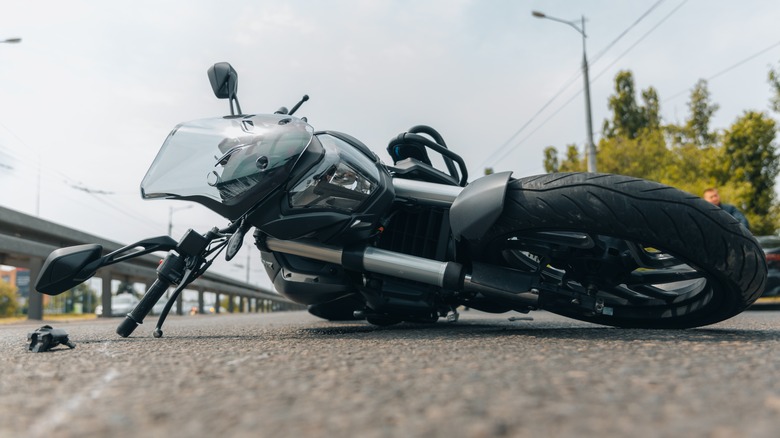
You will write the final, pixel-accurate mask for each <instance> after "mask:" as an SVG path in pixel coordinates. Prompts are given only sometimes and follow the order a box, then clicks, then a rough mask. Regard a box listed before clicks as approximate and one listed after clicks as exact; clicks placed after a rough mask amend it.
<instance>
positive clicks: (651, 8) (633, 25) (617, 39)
mask: <svg viewBox="0 0 780 438" xmlns="http://www.w3.org/2000/svg"><path fill="white" fill-rule="evenodd" d="M664 1H666V0H658V1H657V2H655V4H654V5H653V6H650V9H648V10H647V11H645V13H644V14H642V15H641V16H640V17H639V18H637V19H636V21H634V23H633V24H632V25H631V26H628V27H627V28H626V30H624V31H623V32H622V33H621V34H620V35H618V36H617V38H615V39H614V40H612V42H611V43H609V44H607V47H605V48H603V49H602V50H601V52H599V53H598V54H597V55H596V56H594V57H593V59H591V61H590V64H591V65H593V64H595V63H596V62H598V60H599V58H601V57H602V56H603V55H604V53H606V52H607V50H609V49H611V48H612V46H614V45H615V44H616V43H617V42H618V41H620V40H621V39H622V38H623V37H624V36H626V34H627V33H628V32H629V31H630V30H631V29H633V28H634V27H636V25H637V24H639V22H641V21H642V20H644V19H645V17H647V16H648V15H650V13H651V12H653V10H654V9H655V8H657V7H658V6H660V5H661V3H663V2H664Z"/></svg>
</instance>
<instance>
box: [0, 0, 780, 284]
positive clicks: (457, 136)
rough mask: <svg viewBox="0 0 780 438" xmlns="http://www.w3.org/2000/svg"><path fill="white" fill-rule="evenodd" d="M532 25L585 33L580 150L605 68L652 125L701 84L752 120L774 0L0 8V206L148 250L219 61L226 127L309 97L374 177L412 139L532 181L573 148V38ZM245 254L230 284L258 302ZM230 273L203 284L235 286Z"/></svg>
mask: <svg viewBox="0 0 780 438" xmlns="http://www.w3.org/2000/svg"><path fill="white" fill-rule="evenodd" d="M532 10H540V11H543V12H545V13H546V14H548V15H549V16H554V17H557V18H561V19H565V20H579V19H580V17H581V16H582V15H584V16H585V17H586V20H587V21H586V32H587V34H588V39H587V51H588V56H589V59H590V60H591V73H590V76H591V82H592V85H591V96H592V101H593V105H592V106H593V124H594V131H595V133H596V141H598V138H599V135H600V132H599V131H600V129H601V125H602V123H603V120H604V119H605V118H606V117H608V109H607V97H608V96H609V95H610V94H611V93H612V87H613V79H614V77H615V75H616V74H617V72H618V71H620V70H625V69H628V70H631V71H632V72H633V73H634V77H635V80H636V85H637V88H638V89H644V88H647V87H649V86H653V87H655V88H656V89H657V90H658V93H659V96H660V99H661V111H662V116H663V118H664V120H665V121H666V122H670V121H682V120H683V119H684V118H685V117H686V115H687V113H688V109H687V105H686V104H687V100H688V90H690V88H691V87H692V86H693V85H694V84H695V83H696V81H697V80H699V79H701V78H704V79H708V78H711V80H710V82H709V85H710V91H711V93H712V99H713V101H714V102H716V103H718V104H719V105H720V110H719V111H718V112H717V113H716V115H715V118H714V120H713V126H714V127H717V128H720V129H724V128H727V127H728V126H729V125H730V124H731V123H733V122H734V120H735V119H736V118H737V117H738V116H739V115H740V114H742V113H743V112H744V111H745V110H748V109H752V110H760V111H768V101H769V97H770V88H769V85H768V83H767V80H766V77H767V72H768V70H769V68H770V66H772V65H774V66H776V67H777V66H778V65H780V25H779V24H778V23H780V6H778V4H777V1H776V0H743V1H739V2H735V1H726V0H717V1H712V0H688V1H684V0H661V1H659V0H634V1H631V2H626V1H617V0H614V1H575V0H568V1H564V0H559V1H543V0H529V1H520V0H479V1H467V0H459V1H457V0H435V1H419V0H418V1H408V0H399V1H377V0H372V1H320V2H315V1H279V0H277V1H258V0H255V1H232V0H220V1H198V0H188V1H160V0H156V1H138V0H133V1H111V2H104V1H63V0H38V1H34V2H30V1H9V0H2V1H0V40H3V39H5V38H11V37H21V38H23V41H22V43H20V44H0V205H3V206H5V207H8V208H13V209H16V210H20V211H22V212H25V213H28V214H33V215H35V214H38V215H40V216H41V217H42V218H44V219H48V220H53V221H56V222H60V223H62V224H64V225H67V226H70V227H74V228H77V229H80V230H84V231H86V232H90V233H93V234H96V235H99V236H102V237H105V238H108V239H112V240H116V241H120V242H130V241H134V240H139V239H141V238H144V237H148V236H152V235H161V234H165V233H166V232H167V227H168V215H169V208H170V207H171V206H174V207H175V208H181V207H183V206H185V205H186V204H185V203H182V202H176V201H142V200H141V199H140V195H139V189H138V187H139V183H140V181H141V179H142V178H143V176H144V174H145V172H146V169H147V168H148V166H149V164H150V163H151V161H152V160H153V159H154V157H155V155H156V153H157V151H158V149H159V146H160V145H161V144H162V142H163V140H164V139H165V137H166V135H167V134H168V132H169V131H170V130H171V129H172V128H173V127H174V126H175V125H176V124H177V123H179V122H181V121H185V120H192V119H198V118H204V117H211V116H220V115H224V114H226V113H227V112H228V105H227V103H226V102H225V101H220V100H217V99H216V98H214V96H213V94H212V92H211V89H210V87H209V85H208V80H207V77H206V69H207V68H208V67H209V66H210V65H212V64H213V63H215V62H219V61H228V62H230V63H232V64H233V66H234V67H235V68H236V69H237V70H238V73H239V98H240V102H241V107H242V109H243V110H244V112H247V113H262V112H273V111H274V110H275V109H276V108H278V107H279V106H282V105H285V106H287V107H291V106H292V105H293V104H294V103H295V102H296V101H297V100H298V99H299V98H300V97H301V96H302V95H303V94H309V96H310V97H311V100H310V101H309V102H307V103H306V104H304V106H303V108H302V109H301V110H300V111H299V112H298V113H297V115H301V116H307V117H308V119H309V122H310V123H311V124H312V125H313V126H314V128H315V129H333V130H339V131H343V132H347V133H349V134H352V135H353V136H355V137H357V138H359V139H361V140H362V141H363V142H365V143H366V144H368V145H369V147H371V148H372V149H373V150H374V151H376V152H377V153H378V154H379V155H380V156H381V157H383V159H385V160H386V161H388V158H387V154H386V152H385V150H384V148H385V146H386V144H387V142H388V140H390V139H391V138H393V137H394V136H395V135H397V134H398V133H400V132H402V131H404V130H406V129H408V128H409V127H411V126H413V125H416V124H428V125H431V126H433V127H434V128H436V129H437V130H439V131H440V132H441V133H442V135H443V136H444V138H445V140H446V141H447V143H448V145H449V146H450V148H451V149H453V150H455V151H456V152H458V153H460V154H461V155H462V156H463V157H464V158H465V160H466V162H467V163H468V164H469V165H470V173H471V175H475V176H476V175H480V174H482V171H483V167H485V166H490V167H493V168H494V169H495V170H497V171H502V170H513V171H514V172H515V174H514V175H515V176H517V177H521V176H527V175H532V174H537V173H542V172H543V171H544V169H543V166H542V160H543V156H542V150H543V149H544V148H545V147H546V146H548V145H554V146H557V147H558V148H559V150H562V149H563V148H564V147H565V145H566V144H569V143H576V144H577V145H578V146H579V147H580V148H581V149H582V147H583V145H584V143H585V137H586V128H585V116H584V98H583V96H582V94H581V92H582V78H581V76H578V75H579V73H580V68H581V60H582V40H581V36H580V35H579V34H578V33H577V32H576V31H575V30H574V29H573V28H571V27H569V26H567V25H565V24H562V23H557V22H554V21H550V20H543V19H538V18H534V17H532V16H531V11H532ZM626 31H627V32H626ZM624 32H626V33H625V35H623V36H622V37H620V38H619V36H620V35H621V34H622V33H624ZM618 38H619V39H618ZM616 39H617V41H616ZM615 41H616V42H615ZM754 55H756V56H754ZM751 57H752V58H751ZM748 58H750V59H748ZM743 61H744V62H743ZM730 67H734V68H732V69H730V70H728V71H726V70H727V69H729V68H730ZM567 84H568V86H567ZM556 94H559V96H558V97H557V99H555V100H553V101H552V103H549V102H550V101H551V99H552V98H553V97H554V96H555V95H556ZM567 102H568V103H567ZM548 103H549V105H548V106H547V107H546V108H545V105H546V104H548ZM543 108H544V110H543ZM540 111H541V112H540ZM772 116H773V117H776V116H777V114H772ZM529 121H530V122H531V123H530V124H529V123H528V122H529ZM526 124H527V127H526V128H525V129H524V130H522V131H521V132H519V133H518V131H519V130H520V129H521V128H522V127H523V126H524V125H526ZM510 139H511V141H509V140H510ZM504 145H505V146H504ZM502 146H504V147H503V148H501V147H502ZM88 192H91V193H88ZM173 223H174V233H173V234H174V237H176V238H178V237H179V236H180V235H181V234H182V233H183V232H184V231H186V229H187V228H189V227H192V228H195V229H197V230H200V231H205V230H206V229H208V228H210V227H211V226H214V225H220V226H221V225H225V222H224V221H223V220H221V219H219V218H218V217H215V216H214V215H210V214H208V212H206V211H205V209H203V208H202V207H199V206H195V207H193V208H190V209H187V210H180V211H176V212H174V214H173ZM246 243H247V244H249V243H250V239H247V241H246ZM252 257H253V258H252V264H253V265H255V266H254V267H253V269H252V271H251V273H250V280H251V281H252V282H253V283H259V284H263V285H268V282H267V281H266V280H265V278H264V277H265V274H264V273H263V272H262V271H261V269H260V267H259V257H258V256H256V255H254V254H253V256H252ZM238 259H239V260H238V263H239V264H244V263H245V261H246V253H244V255H243V256H239V257H238ZM235 265H236V263H232V264H228V263H226V262H222V263H215V268H216V270H217V271H219V272H221V273H223V274H228V275H232V276H235V277H238V278H245V275H246V272H245V271H244V270H243V268H241V267H237V266H235Z"/></svg>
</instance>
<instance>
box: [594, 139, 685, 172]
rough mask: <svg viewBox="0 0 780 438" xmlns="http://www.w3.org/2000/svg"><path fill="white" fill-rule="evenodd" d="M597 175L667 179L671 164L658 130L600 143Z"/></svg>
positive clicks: (604, 140)
mask: <svg viewBox="0 0 780 438" xmlns="http://www.w3.org/2000/svg"><path fill="white" fill-rule="evenodd" d="M598 150H599V154H598V166H599V171H600V172H605V173H618V174H623V175H631V176H636V177H639V178H645V179H650V180H654V181H663V180H665V179H668V178H667V170H668V165H669V162H670V161H671V156H670V152H669V151H668V150H667V149H666V143H665V141H664V137H663V133H662V132H661V130H660V129H644V130H642V131H641V132H640V133H638V134H637V136H636V137H635V138H626V137H623V136H616V137H612V138H602V139H601V141H599V149H598Z"/></svg>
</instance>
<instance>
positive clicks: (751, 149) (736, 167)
mask: <svg viewBox="0 0 780 438" xmlns="http://www.w3.org/2000/svg"><path fill="white" fill-rule="evenodd" d="M776 131H777V129H776V124H775V121H774V120H772V119H771V118H770V117H769V116H767V115H766V114H764V113H759V112H755V111H746V112H745V113H744V114H743V115H742V116H741V117H740V118H738V119H737V121H736V122H734V124H733V125H731V127H730V128H729V129H728V130H727V131H726V132H725V133H724V134H723V148H724V151H725V154H726V156H727V157H728V159H729V160H728V172H727V174H726V175H724V176H726V179H727V182H735V183H747V184H748V185H749V186H750V188H751V190H750V192H749V193H748V194H747V196H746V197H744V198H742V201H743V203H744V209H745V210H746V211H747V212H748V213H751V214H753V215H756V216H766V215H768V214H769V211H770V210H771V208H772V204H773V202H774V200H775V191H774V187H775V179H776V178H777V176H778V173H780V168H779V167H778V161H777V158H778V156H777V148H776V147H775V144H774V140H775V134H776ZM738 207H739V206H738ZM751 223H752V222H751ZM760 230H761V231H770V232H771V231H773V230H764V229H763V228H762V229H760ZM754 231H755V230H754Z"/></svg>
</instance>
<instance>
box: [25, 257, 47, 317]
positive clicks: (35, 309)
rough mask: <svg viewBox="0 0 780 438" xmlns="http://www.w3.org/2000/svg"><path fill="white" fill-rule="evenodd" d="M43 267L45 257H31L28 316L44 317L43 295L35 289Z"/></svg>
mask: <svg viewBox="0 0 780 438" xmlns="http://www.w3.org/2000/svg"><path fill="white" fill-rule="evenodd" d="M41 268H43V259H41V258H38V257H31V258H30V295H29V296H28V297H27V318H28V319H36V320H42V319H43V295H42V294H41V293H40V292H38V291H37V290H35V282H36V281H37V280H38V275H40V273H41Z"/></svg>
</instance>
